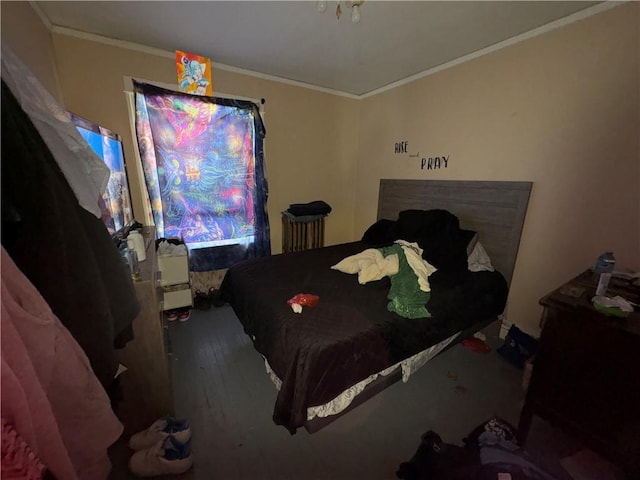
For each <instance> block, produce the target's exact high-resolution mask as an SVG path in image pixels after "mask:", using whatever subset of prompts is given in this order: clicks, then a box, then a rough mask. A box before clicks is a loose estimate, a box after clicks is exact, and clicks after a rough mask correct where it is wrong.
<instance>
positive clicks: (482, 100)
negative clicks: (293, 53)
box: [354, 2, 640, 334]
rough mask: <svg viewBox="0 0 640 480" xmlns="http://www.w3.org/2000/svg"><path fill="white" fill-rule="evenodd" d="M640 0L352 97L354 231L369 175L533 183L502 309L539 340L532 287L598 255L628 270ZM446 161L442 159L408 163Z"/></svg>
mask: <svg viewBox="0 0 640 480" xmlns="http://www.w3.org/2000/svg"><path fill="white" fill-rule="evenodd" d="M639 9H640V4H638V3H636V2H632V3H629V4H626V5H623V6H621V7H617V8H614V9H612V10H609V11H606V12H604V13H601V14H599V15H597V16H594V17H590V18H587V19H584V20H582V21H580V22H577V23H574V24H571V25H568V26H565V27H563V28H561V29H558V30H555V31H551V32H549V33H546V34H544V35H542V36H539V37H535V38H533V39H530V40H527V41H525V42H522V43H519V44H515V45H513V46H511V47H508V48H506V49H503V50H500V51H497V52H495V53H492V54H490V55H486V56H483V57H479V58H477V59H475V60H473V61H470V62H467V63H464V64H460V65H459V66H456V67H453V68H450V69H447V70H443V71H441V72H439V73H437V74H434V75H432V76H428V77H425V78H423V79H420V80H417V81H415V82H412V83H409V84H406V85H404V86H401V87H397V88H395V89H392V90H389V91H387V92H384V93H381V94H379V95H376V96H372V97H369V98H365V99H364V100H363V101H362V102H361V113H360V132H359V138H360V140H359V142H360V143H359V147H358V168H357V175H356V184H355V185H356V197H355V198H356V206H355V216H354V230H355V232H361V231H363V230H364V229H365V228H366V227H367V226H368V225H369V224H371V223H372V222H373V221H374V219H375V216H376V204H377V193H378V182H379V179H380V178H418V179H422V178H424V179H440V180H447V179H456V180H514V181H515V180H523V181H533V182H534V185H533V190H532V194H531V198H530V203H529V208H528V212H527V218H526V223H525V226H524V232H523V235H522V240H521V243H520V250H519V253H518V260H517V263H516V269H515V272H514V277H513V284H512V290H511V293H510V297H509V304H508V311H507V316H508V320H509V321H511V322H515V323H516V324H518V325H519V326H520V327H521V328H523V329H524V330H526V331H528V332H530V333H534V334H537V333H538V321H539V316H540V307H539V306H538V304H537V301H538V299H539V298H540V297H542V296H543V295H544V294H546V293H548V292H549V291H550V290H552V289H553V288H555V287H557V286H558V285H560V284H561V283H562V282H564V281H566V280H568V279H570V278H572V277H573V276H574V275H576V274H577V273H579V272H581V271H583V270H584V269H586V268H588V267H589V266H591V265H592V264H593V263H594V262H595V258H596V257H597V255H598V254H599V253H601V252H602V251H604V250H605V249H613V250H614V252H615V254H616V257H617V258H618V264H619V265H626V266H630V267H633V268H635V269H640V253H639V252H640V193H639V191H640V144H639V139H638V137H639V132H640V120H639V116H640V99H639V89H640V78H639V72H640V64H639V62H640V54H639V45H640V42H639V38H640V37H639V35H640V31H639V25H638V24H639V19H640V12H639ZM402 140H407V141H408V142H409V151H410V153H416V152H418V151H419V152H420V156H424V157H428V156H437V155H448V156H449V157H450V159H449V162H448V167H447V168H446V169H444V168H441V169H439V170H421V169H420V163H419V160H418V159H410V158H408V156H407V155H395V154H394V144H395V142H398V141H402Z"/></svg>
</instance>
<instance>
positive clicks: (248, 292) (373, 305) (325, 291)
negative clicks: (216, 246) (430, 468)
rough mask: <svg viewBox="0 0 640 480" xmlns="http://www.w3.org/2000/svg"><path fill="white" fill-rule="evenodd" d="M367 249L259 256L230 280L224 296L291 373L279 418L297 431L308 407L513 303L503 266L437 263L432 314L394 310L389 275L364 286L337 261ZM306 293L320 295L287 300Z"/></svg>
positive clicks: (264, 349) (355, 246) (270, 357)
mask: <svg viewBox="0 0 640 480" xmlns="http://www.w3.org/2000/svg"><path fill="white" fill-rule="evenodd" d="M366 248H370V245H366V244H364V243H361V242H353V243H347V244H341V245H336V246H332V247H325V248H320V249H316V250H307V251H303V252H294V253H287V254H281V255H274V256H271V257H266V258H262V259H257V260H251V261H248V262H244V263H242V264H238V265H236V266H234V267H232V268H231V269H230V270H229V271H228V272H227V275H226V277H225V280H224V282H223V284H222V296H223V298H224V299H225V300H227V301H228V302H229V303H230V304H231V305H232V307H233V309H234V311H235V313H236V314H237V316H238V318H239V319H240V322H241V323H242V325H243V326H244V331H245V332H246V333H247V334H248V335H250V336H251V337H252V339H253V341H254V346H255V348H256V350H258V351H259V352H260V353H261V354H262V355H264V357H265V358H266V359H267V361H268V362H269V365H271V368H272V369H273V370H274V372H275V373H276V374H277V375H278V377H279V378H280V379H281V380H282V387H281V388H280V392H279V394H278V398H277V400H276V405H275V410H274V414H273V419H274V422H275V423H276V424H278V425H283V426H285V427H286V428H287V429H288V430H289V431H290V432H291V433H295V431H296V429H297V428H298V427H300V426H302V425H303V424H304V423H305V421H306V409H307V408H308V407H310V406H315V405H321V404H324V403H327V402H328V401H330V400H332V399H333V398H335V397H336V396H337V395H339V394H340V393H341V392H343V391H344V390H346V389H347V388H348V387H350V386H352V385H354V384H355V383H357V382H359V381H361V380H363V379H365V378H366V377H368V376H369V375H371V374H373V373H376V372H379V371H381V370H383V369H385V368H387V367H389V366H391V365H393V364H395V363H397V362H399V361H401V360H403V359H405V358H407V357H409V356H411V355H413V354H415V353H418V352H420V351H422V350H424V349H425V348H427V347H429V346H431V345H433V344H435V343H438V342H439V341H441V340H443V339H445V338H447V337H449V336H451V335H452V334H454V333H456V332H458V331H460V330H463V329H465V328H467V327H469V326H471V325H473V324H476V323H482V322H484V321H486V320H487V319H489V318H492V317H495V316H496V315H498V314H500V313H502V311H503V310H504V306H505V302H506V297H507V284H506V281H505V280H504V277H503V276H502V275H501V274H499V273H497V272H477V273H471V272H467V271H464V272H462V271H457V272H444V271H438V272H436V273H434V274H433V275H432V276H431V277H430V283H431V289H432V291H431V298H430V300H429V303H428V304H427V308H428V310H429V312H430V313H431V314H432V318H421V319H407V318H403V317H400V316H399V315H397V314H395V313H391V312H389V311H388V310H387V303H388V300H387V294H388V292H389V288H390V281H389V279H388V278H384V279H382V280H379V281H377V282H372V283H368V284H366V285H360V284H359V283H358V280H357V275H348V274H345V273H341V272H339V271H336V270H332V269H331V268H330V267H331V266H332V265H334V264H336V263H337V262H339V261H340V260H342V259H343V258H345V257H347V256H349V255H353V254H356V253H359V252H361V251H363V250H365V249H366ZM298 293H312V294H315V295H319V296H320V302H319V303H318V305H317V306H316V307H314V308H304V310H303V312H302V313H301V314H295V313H294V312H293V311H292V310H291V308H290V307H289V306H288V305H287V300H288V299H289V298H291V297H293V296H294V295H296V294H298Z"/></svg>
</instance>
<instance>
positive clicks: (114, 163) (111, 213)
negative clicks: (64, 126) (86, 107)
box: [71, 113, 133, 235]
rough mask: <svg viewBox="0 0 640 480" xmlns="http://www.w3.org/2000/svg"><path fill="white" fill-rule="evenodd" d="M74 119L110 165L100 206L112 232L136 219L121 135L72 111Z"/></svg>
mask: <svg viewBox="0 0 640 480" xmlns="http://www.w3.org/2000/svg"><path fill="white" fill-rule="evenodd" d="M71 120H72V121H73V123H74V124H75V126H76V128H77V129H78V132H80V135H82V138H84V139H85V140H86V141H87V143H88V144H89V146H90V147H91V149H92V150H93V151H94V152H95V153H96V154H97V155H98V156H99V157H100V158H101V159H102V161H104V163H105V164H106V165H107V166H108V167H109V170H110V171H111V175H110V176H109V183H108V184H107V189H106V190H105V191H104V192H103V193H102V199H101V200H102V201H101V202H100V209H101V210H102V221H103V222H104V224H105V226H106V227H107V230H108V231H109V233H110V234H111V235H115V234H116V233H118V232H121V231H123V230H124V229H126V228H128V227H129V226H130V225H131V224H132V223H133V211H132V209H131V194H130V192H129V181H128V179H127V169H126V163H125V159H124V151H123V148H122V139H121V138H120V135H118V134H117V133H114V132H112V131H111V130H109V129H107V128H105V127H101V126H100V125H96V124H95V123H93V122H91V121H89V120H86V119H84V118H82V117H79V116H78V115H75V114H73V113H71Z"/></svg>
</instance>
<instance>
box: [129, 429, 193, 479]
mask: <svg viewBox="0 0 640 480" xmlns="http://www.w3.org/2000/svg"><path fill="white" fill-rule="evenodd" d="M192 466H193V458H192V456H191V442H190V441H187V442H186V443H181V442H179V441H178V440H176V438H175V437H174V436H173V435H169V436H167V437H166V438H165V439H163V440H160V441H159V442H158V443H156V444H155V445H154V446H152V447H150V448H146V449H144V450H138V451H137V452H136V453H134V454H133V455H132V456H131V458H130V459H129V470H130V471H131V473H133V474H134V475H137V476H138V477H155V476H158V475H179V474H181V473H184V472H186V471H187V470H189V469H190V468H191V467H192Z"/></svg>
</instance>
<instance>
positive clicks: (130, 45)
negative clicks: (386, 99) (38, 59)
mask: <svg viewBox="0 0 640 480" xmlns="http://www.w3.org/2000/svg"><path fill="white" fill-rule="evenodd" d="M630 1H632V0H621V1H609V0H608V1H603V2H601V3H599V4H597V5H594V6H593V7H589V8H586V9H584V10H581V11H579V12H576V13H574V14H571V15H568V16H566V17H563V18H561V19H558V20H555V21H553V22H550V23H547V24H545V25H542V26H540V27H538V28H535V29H533V30H530V31H528V32H525V33H522V34H520V35H517V36H515V37H512V38H509V39H507V40H504V41H502V42H498V43H496V44H494V45H491V46H489V47H486V48H483V49H481V50H478V51H477V52H473V53H470V54H468V55H465V56H463V57H460V58H457V59H455V60H452V61H450V62H447V63H443V64H442V65H438V66H436V67H433V68H429V69H427V70H423V71H422V72H419V73H416V74H414V75H411V76H409V77H407V78H404V79H402V80H398V81H396V82H393V83H390V84H388V85H385V86H383V87H380V88H376V89H375V90H372V91H370V92H367V93H364V94H361V95H356V94H352V93H348V92H343V91H340V90H334V89H331V88H325V87H319V86H317V85H312V84H310V83H305V82H301V81H298V80H291V79H288V78H284V77H278V76H276V75H269V74H265V73H260V72H255V71H253V70H246V69H243V68H239V67H234V66H231V65H226V64H223V63H217V62H211V65H212V68H216V69H219V70H224V71H228V72H232V73H238V74H241V75H247V76H250V77H254V78H259V79H262V80H268V81H272V82H278V83H284V84H286V85H291V86H295V87H300V88H306V89H308V90H315V91H318V92H323V93H328V94H331V95H336V96H340V97H344V98H349V99H352V100H362V99H364V98H368V97H372V96H375V95H379V94H381V93H384V92H386V91H388V90H392V89H394V88H397V87H400V86H403V85H406V84H409V83H411V82H414V81H416V80H420V79H421V78H424V77H428V76H430V75H434V74H436V73H438V72H441V71H443V70H446V69H448V68H452V67H455V66H457V65H460V64H462V63H465V62H469V61H471V60H475V59H476V58H479V57H482V56H484V55H488V54H491V53H494V52H496V51H498V50H502V49H504V48H508V47H510V46H512V45H515V44H517V43H520V42H523V41H526V40H529V39H531V38H535V37H538V36H540V35H544V34H545V33H548V32H551V31H553V30H556V29H558V28H561V27H564V26H567V25H570V24H572V23H574V22H578V21H580V20H584V19H586V18H589V17H591V16H593V15H597V14H599V13H602V12H605V11H607V10H610V9H612V8H615V7H617V6H619V5H623V4H625V3H629V2H630ZM29 4H30V5H31V7H32V8H33V9H34V11H35V12H36V13H37V15H38V16H39V17H40V19H41V20H42V23H43V24H44V25H45V26H46V27H47V28H48V29H49V30H50V31H51V32H52V33H56V34H60V35H67V36H70V37H76V38H80V39H83V40H89V41H92V42H97V43H103V44H105V45H110V46H114V47H118V48H123V49H128V50H133V51H137V52H141V53H145V54H147V55H155V56H158V57H163V58H172V59H173V58H175V52H172V51H168V50H163V49H160V48H155V47H149V46H147V45H142V44H139V43H134V42H129V41H125V40H117V39H114V38H110V37H105V36H102V35H97V34H94V33H87V32H82V31H80V30H75V29H72V28H68V27H60V26H57V25H53V24H52V23H51V21H50V20H49V18H48V17H47V16H46V15H45V14H44V12H43V11H42V10H41V9H40V7H38V5H37V3H35V2H33V1H29Z"/></svg>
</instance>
